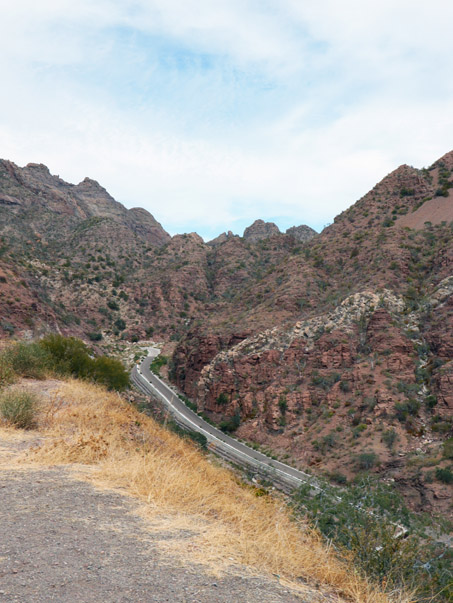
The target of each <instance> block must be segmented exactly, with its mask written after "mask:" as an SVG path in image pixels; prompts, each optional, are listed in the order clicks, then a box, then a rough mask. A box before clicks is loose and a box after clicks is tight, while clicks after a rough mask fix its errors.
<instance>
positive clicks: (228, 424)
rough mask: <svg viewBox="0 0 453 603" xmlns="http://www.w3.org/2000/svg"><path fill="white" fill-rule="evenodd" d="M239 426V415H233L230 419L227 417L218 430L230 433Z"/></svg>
mask: <svg viewBox="0 0 453 603" xmlns="http://www.w3.org/2000/svg"><path fill="white" fill-rule="evenodd" d="M240 424H241V417H240V415H239V413H235V414H234V415H233V416H232V417H228V419H224V420H223V421H221V422H220V424H219V428H220V429H221V430H222V431H224V432H225V433H232V432H233V431H236V429H237V428H238V427H239V425H240Z"/></svg>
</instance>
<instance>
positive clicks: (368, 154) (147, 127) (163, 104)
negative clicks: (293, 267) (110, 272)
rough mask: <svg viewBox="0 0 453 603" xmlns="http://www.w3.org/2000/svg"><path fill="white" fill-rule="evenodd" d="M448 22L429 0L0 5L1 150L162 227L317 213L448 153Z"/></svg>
mask: <svg viewBox="0 0 453 603" xmlns="http://www.w3.org/2000/svg"><path fill="white" fill-rule="evenodd" d="M0 4H2V2H1V0H0ZM452 19H453V5H452V6H450V5H448V4H446V3H445V2H443V1H441V0H433V2H431V3H430V5H429V6H428V5H426V4H425V3H421V2H417V1H416V0H413V1H412V2H408V1H406V0H393V2H390V1H389V0H381V2H379V3H374V2H368V3H367V2H365V3H364V2H358V1H356V0H344V2H341V3H338V2H335V1H334V0H317V1H315V0H310V1H309V0H307V1H306V2H305V1H304V2H299V1H297V0H281V1H279V2H274V3H273V2H269V3H259V2H257V0H248V1H247V0H244V1H243V2H239V0H217V1H216V2H212V1H208V0H197V1H195V0H185V1H183V0H166V1H165V2H164V1H163V0H146V1H145V0H136V1H134V2H133V1H132V0H131V1H127V0H123V1H121V0H97V1H96V2H92V1H91V0H80V1H79V2H77V3H76V2H73V1H71V2H69V0H58V1H57V0H54V1H51V0H42V1H41V2H39V3H36V2H32V1H31V0H17V1H16V2H15V3H14V4H12V3H8V4H7V5H6V3H5V6H4V8H3V13H2V19H1V20H0V76H1V78H2V88H3V93H2V95H1V97H0V140H1V146H0V156H2V157H5V158H9V159H12V160H14V161H16V162H17V163H19V164H25V163H27V162H29V161H41V162H43V163H46V164H48V165H49V168H50V169H51V171H53V172H55V173H60V176H61V177H63V178H65V179H68V180H71V181H79V180H81V179H82V178H83V177H84V176H85V175H90V176H91V177H93V178H95V179H97V180H99V181H100V182H101V183H102V184H103V185H104V186H106V188H107V189H108V190H109V191H110V192H111V193H112V194H113V195H114V196H115V197H117V198H118V199H119V200H121V201H123V202H126V203H127V205H128V206H133V205H135V206H136V205H143V206H145V207H147V209H149V210H150V211H151V212H152V213H153V214H155V215H156V217H157V218H158V219H159V220H161V221H162V223H163V225H164V226H165V227H167V228H168V229H170V230H173V231H174V230H175V229H185V228H189V229H193V228H194V225H196V226H197V229H198V230H199V231H201V232H203V231H205V232H207V231H209V232H212V231H213V230H215V229H216V228H217V229H218V231H219V232H220V231H221V230H225V229H228V228H230V227H231V224H233V223H238V222H240V221H241V219H242V220H250V221H251V220H252V219H255V218H256V217H263V218H268V219H270V218H273V217H278V218H280V219H281V220H282V221H287V222H292V223H295V224H296V223H301V222H309V223H311V224H312V225H315V226H318V227H319V226H322V225H323V224H324V223H326V222H328V221H330V220H332V219H333V217H334V215H335V214H336V213H338V212H339V211H341V210H342V209H344V208H345V207H346V206H347V205H348V204H349V203H351V202H353V201H354V200H356V199H357V198H358V197H360V196H362V195H363V194H364V193H366V192H367V190H368V189H369V188H370V187H371V186H373V185H374V184H375V183H376V182H377V181H378V180H379V179H381V178H382V177H383V176H384V175H385V174H386V173H387V172H388V171H390V170H391V169H393V168H395V167H397V165H399V164H400V163H403V162H405V163H410V164H413V165H416V166H422V165H425V164H428V163H430V162H431V161H433V160H435V159H436V158H437V157H438V156H440V155H441V154H443V153H444V152H446V151H448V150H450V149H451V147H452V143H451V140H452V138H453V117H452V115H453V113H452V102H453V90H452V86H453V82H452V81H451V78H450V77H449V74H450V72H451V66H452V65H451V63H452V60H453V59H452V57H453V38H452V37H451V35H450V32H449V26H450V24H451V22H452ZM188 52H189V53H191V54H190V55H186V53H188ZM205 55H206V56H207V57H209V68H206V66H204V61H205V58H204V56H205ZM187 56H189V58H190V63H189V67H188V66H187V65H186V64H185V63H184V62H183V61H182V60H183V59H184V60H186V58H187ZM197 57H198V58H197ZM187 60H189V59H187ZM181 61H182V63H181ZM180 63H181V64H180ZM185 224H186V225H187V226H185Z"/></svg>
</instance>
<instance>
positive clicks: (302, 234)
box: [286, 224, 318, 243]
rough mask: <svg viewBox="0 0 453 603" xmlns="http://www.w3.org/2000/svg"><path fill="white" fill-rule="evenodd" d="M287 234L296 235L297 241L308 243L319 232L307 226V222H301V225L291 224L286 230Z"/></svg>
mask: <svg viewBox="0 0 453 603" xmlns="http://www.w3.org/2000/svg"><path fill="white" fill-rule="evenodd" d="M286 234H287V235H290V236H291V237H294V238H295V239H296V241H300V242H301V243H306V242H307V241H309V240H310V239H312V238H313V237H315V236H316V235H317V234H318V233H317V232H316V230H313V228H310V226H306V225H305V224H301V225H300V226H291V228H288V230H287V231H286Z"/></svg>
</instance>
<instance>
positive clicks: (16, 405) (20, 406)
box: [0, 389, 36, 429]
mask: <svg viewBox="0 0 453 603" xmlns="http://www.w3.org/2000/svg"><path fill="white" fill-rule="evenodd" d="M35 405H36V398H35V396H34V395H33V394H30V393H29V392H26V391H23V390H20V389H11V390H8V391H5V392H3V393H2V394H1V396H0V415H1V416H2V418H3V419H4V420H5V421H6V422H7V423H10V424H11V425H15V426H16V427H19V428H20V429H31V428H32V427H33V425H34V422H35V414H36V412H35Z"/></svg>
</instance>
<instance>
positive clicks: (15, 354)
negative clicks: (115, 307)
mask: <svg viewBox="0 0 453 603" xmlns="http://www.w3.org/2000/svg"><path fill="white" fill-rule="evenodd" d="M50 375H54V376H58V377H77V378H79V379H84V380H87V381H92V382H94V383H99V384H101V385H105V386H106V387H107V388H108V389H111V390H117V391H123V390H124V389H126V388H127V387H129V374H128V373H127V371H126V370H125V368H124V366H123V365H122V363H121V362H120V361H119V360H117V359H116V358H110V357H109V356H97V357H93V356H92V354H91V353H90V350H89V349H88V347H87V346H86V345H85V344H84V343H83V341H81V340H80V339H76V338H75V337H63V336H62V335H57V334H51V335H47V336H46V337H44V338H43V339H40V340H39V341H36V342H31V343H23V342H18V343H14V344H11V345H9V346H8V347H6V348H5V349H4V350H3V351H2V352H1V353H0V385H1V384H2V382H3V383H8V382H12V381H14V380H15V379H16V378H17V377H19V376H20V377H28V378H31V379H44V378H45V377H46V376H50Z"/></svg>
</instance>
